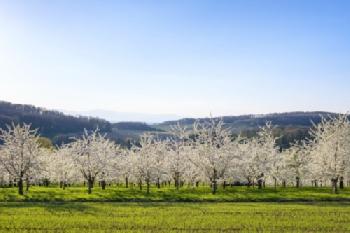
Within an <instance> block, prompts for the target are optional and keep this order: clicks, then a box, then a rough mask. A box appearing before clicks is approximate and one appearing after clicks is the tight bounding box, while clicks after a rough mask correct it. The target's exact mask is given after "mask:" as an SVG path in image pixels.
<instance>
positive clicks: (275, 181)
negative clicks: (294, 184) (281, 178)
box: [273, 177, 277, 189]
mask: <svg viewBox="0 0 350 233" xmlns="http://www.w3.org/2000/svg"><path fill="white" fill-rule="evenodd" d="M273 180H274V183H275V189H277V178H276V177H274V178H273Z"/></svg>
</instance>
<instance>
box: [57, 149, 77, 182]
mask: <svg viewBox="0 0 350 233" xmlns="http://www.w3.org/2000/svg"><path fill="white" fill-rule="evenodd" d="M50 160H51V161H52V162H53V164H52V166H51V169H52V170H53V174H52V179H53V180H54V181H56V182H57V183H58V184H59V185H60V188H62V189H66V187H67V186H68V184H70V183H72V182H74V181H77V177H78V174H77V170H78V169H77V167H76V165H75V164H74V160H73V157H72V148H71V147H69V145H63V146H61V147H59V148H58V150H56V151H55V152H54V153H52V155H51V156H50Z"/></svg>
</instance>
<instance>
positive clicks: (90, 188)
mask: <svg viewBox="0 0 350 233" xmlns="http://www.w3.org/2000/svg"><path fill="white" fill-rule="evenodd" d="M93 187H94V180H93V179H92V178H90V179H88V194H91V193H92V189H93Z"/></svg>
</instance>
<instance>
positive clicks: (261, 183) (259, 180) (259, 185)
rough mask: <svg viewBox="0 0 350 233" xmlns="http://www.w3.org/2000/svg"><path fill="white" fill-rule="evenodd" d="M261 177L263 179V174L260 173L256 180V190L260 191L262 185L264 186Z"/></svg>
mask: <svg viewBox="0 0 350 233" xmlns="http://www.w3.org/2000/svg"><path fill="white" fill-rule="evenodd" d="M263 177H264V174H263V173H261V175H260V176H259V178H258V188H259V189H262V188H263V185H264V180H263Z"/></svg>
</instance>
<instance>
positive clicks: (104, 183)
mask: <svg viewBox="0 0 350 233" xmlns="http://www.w3.org/2000/svg"><path fill="white" fill-rule="evenodd" d="M101 188H102V190H105V189H106V181H105V180H101Z"/></svg>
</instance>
